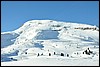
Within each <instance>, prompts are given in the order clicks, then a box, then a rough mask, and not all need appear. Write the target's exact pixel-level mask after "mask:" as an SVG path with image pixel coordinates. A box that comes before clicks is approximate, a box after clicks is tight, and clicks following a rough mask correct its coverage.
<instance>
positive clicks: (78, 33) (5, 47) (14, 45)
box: [1, 20, 99, 63]
mask: <svg viewBox="0 0 100 67" xmlns="http://www.w3.org/2000/svg"><path fill="white" fill-rule="evenodd" d="M87 48H89V49H90V50H91V51H92V53H91V54H90V55H87V54H84V53H83V52H84V51H85V50H86V49H87ZM61 53H63V54H64V56H63V57H68V58H78V59H79V58H83V59H84V58H92V59H93V58H94V59H95V60H97V61H98V63H99V28H98V27H97V26H92V25H88V24H79V23H72V22H61V21H54V20H30V21H27V22H26V23H24V24H23V26H21V27H20V28H19V29H17V30H14V31H10V32H2V33H1V61H2V63H3V62H7V61H18V60H22V59H28V58H29V57H31V56H33V57H37V56H43V57H48V56H52V57H58V58H59V57H61Z"/></svg>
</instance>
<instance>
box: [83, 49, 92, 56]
mask: <svg viewBox="0 0 100 67" xmlns="http://www.w3.org/2000/svg"><path fill="white" fill-rule="evenodd" d="M92 53H93V51H90V49H89V48H87V49H86V50H85V51H84V52H83V54H87V55H90V54H92Z"/></svg>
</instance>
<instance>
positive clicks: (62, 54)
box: [37, 52, 69, 57]
mask: <svg viewBox="0 0 100 67" xmlns="http://www.w3.org/2000/svg"><path fill="white" fill-rule="evenodd" d="M53 54H54V55H57V54H56V53H55V52H54V53H53ZM41 55H43V53H42V54H39V53H38V54H37V56H41ZM48 55H49V56H51V53H49V54H48ZM60 55H61V56H64V55H65V54H64V53H61V54H60ZM67 57H69V54H67Z"/></svg>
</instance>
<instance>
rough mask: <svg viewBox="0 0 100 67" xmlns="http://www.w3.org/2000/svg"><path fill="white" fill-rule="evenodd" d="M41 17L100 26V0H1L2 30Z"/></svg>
mask: <svg viewBox="0 0 100 67" xmlns="http://www.w3.org/2000/svg"><path fill="white" fill-rule="evenodd" d="M39 19H44V20H46V19H47V20H48V19H49V20H57V21H65V22H66V21H71V22H77V23H84V24H91V25H98V26H99V1H1V32H6V31H13V30H16V29H18V28H19V27H20V26H22V25H23V24H24V23H25V22H26V21H28V20H39Z"/></svg>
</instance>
